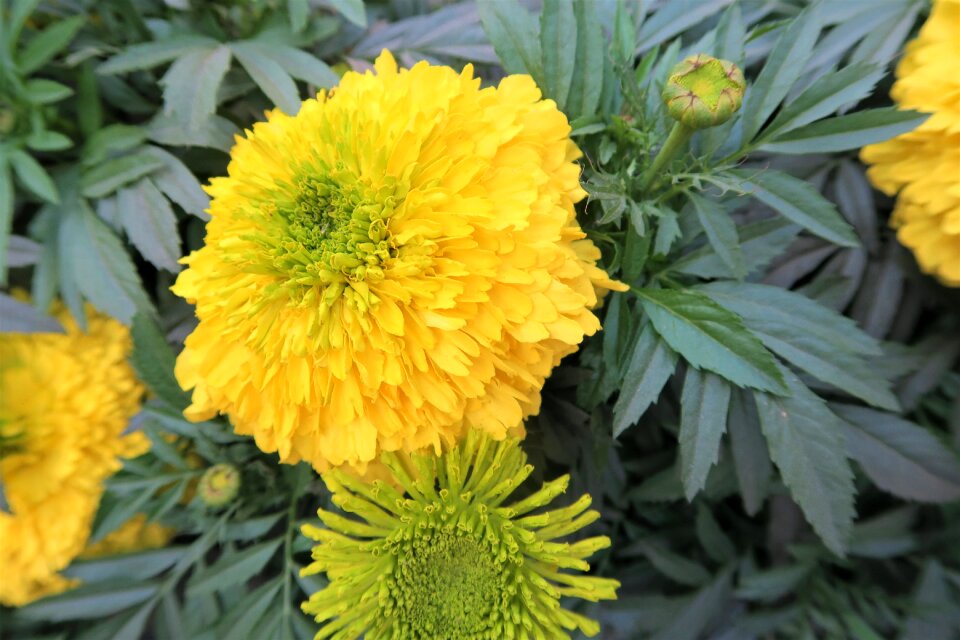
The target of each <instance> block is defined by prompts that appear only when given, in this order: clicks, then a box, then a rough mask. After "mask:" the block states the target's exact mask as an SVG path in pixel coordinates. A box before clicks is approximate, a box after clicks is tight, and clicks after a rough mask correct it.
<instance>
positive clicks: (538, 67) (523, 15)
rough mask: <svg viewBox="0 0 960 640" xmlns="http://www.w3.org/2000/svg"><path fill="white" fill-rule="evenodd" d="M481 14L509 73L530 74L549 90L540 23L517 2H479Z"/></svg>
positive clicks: (491, 0) (487, 31) (492, 41)
mask: <svg viewBox="0 0 960 640" xmlns="http://www.w3.org/2000/svg"><path fill="white" fill-rule="evenodd" d="M477 11H478V12H479V13H480V21H481V22H482V23H483V30H484V31H485V32H486V34H487V37H488V38H489V39H490V43H491V44H493V48H494V49H495V50H496V52H497V56H499V57H500V61H501V64H502V65H503V68H504V70H505V71H506V72H507V73H527V74H530V76H532V77H533V81H534V82H536V83H537V86H538V87H543V86H545V83H544V81H543V75H544V71H543V63H542V62H541V56H540V38H539V37H538V35H539V34H538V33H537V23H536V21H535V20H534V19H533V16H532V15H530V12H529V11H527V10H526V9H524V8H523V7H522V6H520V3H518V2H517V1H516V0H479V1H478V2H477Z"/></svg>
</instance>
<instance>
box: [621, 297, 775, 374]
mask: <svg viewBox="0 0 960 640" xmlns="http://www.w3.org/2000/svg"><path fill="white" fill-rule="evenodd" d="M633 291H634V293H635V294H636V295H637V296H638V297H639V298H640V303H641V304H642V305H643V309H644V311H646V312H647V315H648V316H649V317H650V320H651V322H652V323H653V326H654V328H655V329H656V330H657V333H659V334H660V336H662V337H663V339H664V340H666V341H667V344H669V345H670V347H671V348H673V349H674V350H675V351H677V352H678V353H680V355H682V356H683V357H684V358H686V360H687V361H688V362H689V363H690V364H692V365H693V366H694V367H697V368H698V369H706V370H707V371H712V372H714V373H716V374H718V375H720V376H722V377H724V378H726V379H727V380H730V381H731V382H733V383H734V384H737V385H740V386H747V387H752V388H755V389H760V390H763V391H771V392H774V393H783V392H784V391H785V390H786V387H785V386H784V383H783V377H782V376H781V374H780V372H779V371H778V369H777V364H776V362H775V361H774V359H773V356H771V355H770V354H769V353H768V352H767V350H766V349H764V347H763V345H762V344H761V343H760V341H759V340H758V339H757V337H756V336H754V335H753V334H752V333H751V332H750V330H749V329H747V327H746V326H745V325H744V324H743V321H742V320H741V319H740V318H739V317H738V316H736V315H734V314H733V313H731V312H729V311H727V310H726V309H724V308H723V307H721V306H720V305H718V304H717V303H715V302H714V301H713V300H711V299H710V298H708V297H706V296H705V295H703V294H700V293H696V292H694V291H671V290H664V289H634V290H633Z"/></svg>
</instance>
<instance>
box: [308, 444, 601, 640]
mask: <svg viewBox="0 0 960 640" xmlns="http://www.w3.org/2000/svg"><path fill="white" fill-rule="evenodd" d="M526 460H527V458H526V455H525V454H524V453H523V450H522V449H521V448H520V446H519V441H517V440H511V439H508V440H505V441H502V442H496V441H494V440H492V439H491V438H490V437H489V436H486V435H482V434H480V433H479V432H476V431H473V432H471V433H470V434H469V435H468V436H467V437H466V439H465V440H464V441H463V443H462V444H461V445H460V446H459V447H458V448H456V449H453V450H452V451H450V452H448V453H446V454H445V455H442V456H439V457H437V456H432V455H413V456H408V455H404V454H395V453H387V454H384V455H383V456H381V458H380V461H381V463H382V464H383V466H384V467H385V468H386V471H387V472H388V475H389V481H388V482H384V481H382V480H375V481H373V482H372V483H367V482H365V481H363V480H360V479H358V478H356V477H355V476H354V475H351V474H350V473H349V472H345V471H341V470H333V471H330V472H327V473H325V474H324V476H323V477H324V481H325V482H326V484H327V487H328V488H329V489H330V492H331V493H332V494H333V503H334V504H335V505H337V506H338V507H340V508H341V509H343V510H344V511H346V512H348V513H351V514H354V515H355V516H357V517H358V519H354V518H346V517H343V516H340V515H338V514H335V513H331V512H329V511H325V510H323V509H320V510H319V512H318V514H319V516H320V519H321V520H322V521H323V523H324V524H325V525H326V527H327V528H325V529H323V528H319V527H315V526H312V525H305V526H304V527H303V532H304V534H305V535H307V536H308V537H310V538H312V539H314V540H316V541H318V542H319V544H318V545H317V546H316V547H314V549H313V560H314V561H313V563H312V564H311V565H310V566H308V567H307V568H306V569H304V571H303V573H304V575H310V574H314V573H326V574H327V578H328V579H329V581H330V583H329V585H328V586H327V587H326V588H324V589H322V590H320V591H318V592H317V593H314V594H313V595H312V596H311V597H310V600H309V601H307V602H305V603H304V605H303V610H304V611H306V612H307V613H309V614H311V615H313V616H315V617H316V620H317V622H320V623H322V624H321V627H320V631H319V632H318V633H317V636H316V637H317V638H318V639H319V638H336V639H338V640H348V639H352V638H359V637H361V636H362V637H365V638H367V639H368V640H377V639H381V638H421V639H424V640H427V639H437V640H440V639H443V638H457V639H458V640H471V639H478V640H479V639H480V638H488V639H490V640H493V639H500V638H552V639H560V638H568V637H570V636H569V634H568V633H567V632H568V631H570V630H573V629H579V630H580V631H582V632H583V633H585V634H587V635H590V636H592V635H594V634H596V633H597V632H598V631H599V626H598V625H597V623H596V622H595V621H593V620H590V619H589V618H586V617H584V616H582V615H580V614H578V613H574V612H573V611H568V610H566V609H564V608H562V607H561V606H560V601H559V599H560V598H561V597H574V598H582V599H585V600H590V601H597V600H610V599H614V598H616V589H617V587H618V586H619V583H618V582H617V581H616V580H611V579H608V578H598V577H592V576H584V575H578V573H577V572H580V571H587V570H589V568H590V565H588V564H587V562H586V561H585V558H587V557H589V556H590V555H592V554H593V553H594V552H595V551H597V550H599V549H603V548H605V547H607V546H609V545H610V540H609V538H607V537H606V536H597V537H592V538H586V539H583V540H580V541H578V542H575V543H568V542H563V541H561V539H562V538H564V537H566V536H568V535H570V534H572V533H574V532H576V531H578V530H580V529H582V528H583V527H585V526H587V525H588V524H590V523H591V522H593V521H594V520H596V519H597V518H599V517H600V514H599V513H598V512H596V511H588V510H587V509H588V508H589V506H590V502H591V500H590V496H587V495H585V496H582V497H581V498H580V499H579V500H577V501H575V502H574V503H573V504H571V505H570V506H568V507H563V508H559V509H554V510H549V511H543V510H542V509H543V508H544V507H547V506H548V505H549V504H550V503H551V502H553V500H554V499H555V498H557V496H559V495H560V494H562V493H563V492H564V491H565V490H566V489H567V485H568V484H569V481H570V478H569V476H562V477H560V478H558V479H557V480H554V481H552V482H548V483H546V484H544V485H543V487H542V488H541V489H540V490H539V491H537V492H535V493H533V494H532V495H530V496H528V497H526V498H524V499H522V500H518V501H514V502H511V503H509V504H505V503H506V502H507V500H508V499H509V498H510V496H511V494H512V493H513V492H514V491H515V490H516V489H517V488H518V487H519V486H520V485H521V484H522V483H523V481H524V480H526V479H527V477H528V476H529V475H530V474H531V473H532V472H533V467H532V466H531V465H529V464H526ZM565 570H568V571H565Z"/></svg>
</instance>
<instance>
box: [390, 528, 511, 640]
mask: <svg viewBox="0 0 960 640" xmlns="http://www.w3.org/2000/svg"><path fill="white" fill-rule="evenodd" d="M428 531H430V532H429V533H427V532H424V533H423V534H421V535H418V536H415V537H414V539H413V540H412V541H411V542H410V543H409V546H408V547H407V550H406V553H403V554H401V555H400V557H399V558H398V560H397V566H396V569H395V570H394V576H393V585H392V586H393V587H394V592H395V593H396V594H397V595H398V596H399V597H398V598H397V601H396V603H397V618H398V619H399V620H403V621H404V622H405V623H406V624H407V625H408V626H409V631H410V632H411V633H413V634H414V635H411V636H409V637H418V638H427V637H436V638H469V637H472V636H473V635H475V634H479V633H481V632H482V631H484V630H485V629H489V628H490V620H491V611H492V610H493V609H494V608H495V607H497V606H499V603H500V598H501V596H502V593H503V584H502V576H503V571H502V569H500V568H498V566H497V563H496V560H495V554H493V553H491V551H490V550H489V549H488V548H487V547H488V545H486V544H483V543H480V542H478V541H477V540H476V538H475V537H474V536H473V535H467V534H464V533H463V532H458V531H456V530H454V531H444V530H430V529H428Z"/></svg>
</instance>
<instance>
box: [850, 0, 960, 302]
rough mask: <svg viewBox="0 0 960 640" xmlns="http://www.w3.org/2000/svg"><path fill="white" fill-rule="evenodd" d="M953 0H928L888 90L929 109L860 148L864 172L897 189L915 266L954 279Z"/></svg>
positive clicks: (958, 80)
mask: <svg viewBox="0 0 960 640" xmlns="http://www.w3.org/2000/svg"><path fill="white" fill-rule="evenodd" d="M958 67H960V0H935V1H934V3H933V12H932V13H931V14H930V17H929V18H928V19H927V22H926V23H925V24H924V26H923V28H922V29H921V30H920V35H919V36H918V37H917V39H916V40H914V41H912V42H910V43H909V44H908V45H907V50H906V55H905V56H904V58H903V60H902V61H901V62H900V64H899V65H898V66H897V81H896V83H894V85H893V89H892V90H891V91H890V95H891V96H892V97H893V99H894V100H895V101H896V102H897V103H898V104H899V105H900V106H901V107H902V108H904V109H916V110H918V111H924V112H929V113H931V114H932V115H931V116H930V118H928V119H927V120H926V121H925V122H924V123H923V124H921V125H920V126H919V127H918V128H917V129H916V130H914V131H911V132H910V133H905V134H903V135H900V136H897V137H896V138H894V139H893V140H889V141H887V142H882V143H880V144H874V145H869V146H867V147H864V148H863V151H862V152H861V158H862V159H863V161H864V162H865V163H867V164H870V165H873V166H872V167H871V168H870V169H869V171H868V172H867V175H868V176H869V177H870V180H871V182H873V184H874V185H875V186H876V187H877V188H878V189H881V190H882V191H884V192H885V193H887V194H889V195H895V194H898V195H897V204H896V207H895V208H894V211H893V217H892V218H891V223H892V224H893V226H894V227H896V228H897V238H898V239H899V240H900V242H902V243H903V244H904V245H906V246H907V247H909V248H910V249H912V250H913V252H914V254H915V255H916V257H917V262H918V263H919V264H920V267H921V268H922V269H923V270H924V271H925V272H927V273H931V274H934V275H936V276H937V277H938V278H940V280H941V281H943V282H944V283H945V284H948V285H951V286H960V74H958V73H957V69H958Z"/></svg>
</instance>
